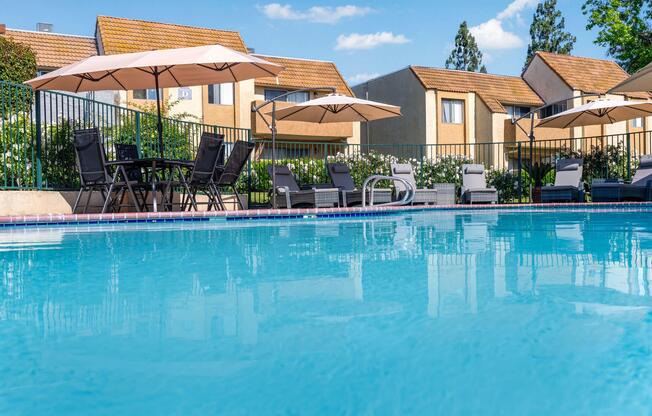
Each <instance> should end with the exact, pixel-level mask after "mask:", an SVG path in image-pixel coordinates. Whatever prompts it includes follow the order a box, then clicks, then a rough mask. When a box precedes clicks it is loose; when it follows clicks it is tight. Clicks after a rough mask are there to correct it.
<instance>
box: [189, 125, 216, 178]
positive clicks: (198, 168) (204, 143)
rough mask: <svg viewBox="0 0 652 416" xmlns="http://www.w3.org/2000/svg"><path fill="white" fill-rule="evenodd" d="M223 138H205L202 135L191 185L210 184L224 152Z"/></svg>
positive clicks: (191, 176)
mask: <svg viewBox="0 0 652 416" xmlns="http://www.w3.org/2000/svg"><path fill="white" fill-rule="evenodd" d="M223 137H224V136H221V137H205V136H203V135H202V137H201V139H200V141H199V148H198V149H197V156H195V166H194V167H193V169H192V174H191V175H190V183H192V184H204V183H209V182H210V180H211V178H212V177H213V175H214V174H215V167H216V166H217V160H218V159H219V157H220V153H221V152H223V151H224V146H223V144H224V141H223Z"/></svg>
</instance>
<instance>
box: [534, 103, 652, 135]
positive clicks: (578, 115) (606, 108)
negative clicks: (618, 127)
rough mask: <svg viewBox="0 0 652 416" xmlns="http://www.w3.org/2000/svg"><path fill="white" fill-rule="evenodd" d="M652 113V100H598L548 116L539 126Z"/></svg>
mask: <svg viewBox="0 0 652 416" xmlns="http://www.w3.org/2000/svg"><path fill="white" fill-rule="evenodd" d="M650 115H652V101H622V100H596V101H592V102H590V103H587V104H584V105H581V106H579V107H575V108H571V109H570V110H566V111H563V112H561V113H558V114H555V115H553V116H550V117H546V118H544V119H543V120H541V122H540V123H539V124H538V125H537V127H556V128H562V129H565V128H568V127H577V126H591V125H594V124H611V123H616V122H619V121H625V120H631V119H635V118H639V117H647V116H650Z"/></svg>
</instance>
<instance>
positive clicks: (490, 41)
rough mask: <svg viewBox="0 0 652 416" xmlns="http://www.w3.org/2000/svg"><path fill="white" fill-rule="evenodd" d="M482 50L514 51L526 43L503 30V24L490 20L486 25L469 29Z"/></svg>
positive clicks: (482, 24) (496, 20)
mask: <svg viewBox="0 0 652 416" xmlns="http://www.w3.org/2000/svg"><path fill="white" fill-rule="evenodd" d="M469 31H470V32H471V34H472V35H473V37H475V40H476V41H477V42H478V46H479V47H480V49H487V50H491V49H514V48H520V47H521V46H523V44H524V42H523V40H522V39H521V38H519V37H518V36H517V35H516V34H514V33H512V32H508V31H506V30H505V29H503V22H502V21H500V20H498V19H489V20H487V21H486V22H484V23H481V24H479V25H477V26H473V27H472V28H470V29H469Z"/></svg>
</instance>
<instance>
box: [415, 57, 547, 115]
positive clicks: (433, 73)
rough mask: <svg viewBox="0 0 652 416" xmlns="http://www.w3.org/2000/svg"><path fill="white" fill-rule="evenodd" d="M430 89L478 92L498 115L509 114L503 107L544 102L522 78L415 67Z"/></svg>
mask: <svg viewBox="0 0 652 416" xmlns="http://www.w3.org/2000/svg"><path fill="white" fill-rule="evenodd" d="M410 69H412V71H413V72H414V74H415V75H416V76H417V78H419V80H420V81H421V83H422V84H423V86H424V87H425V88H427V89H434V90H440V91H449V92H462V93H466V92H474V93H476V94H477V95H478V96H479V97H480V99H481V100H482V101H484V103H485V104H487V107H489V109H490V110H491V111H492V112H494V113H505V112H506V110H505V107H503V104H520V105H529V106H541V105H543V101H542V100H541V98H540V97H539V96H538V95H537V94H536V93H535V92H534V91H533V90H532V89H531V88H530V86H529V85H527V83H526V82H525V81H524V80H523V79H522V78H520V77H510V76H505V75H490V74H481V73H478V72H469V71H456V70H449V69H439V68H428V67H422V66H411V67H410Z"/></svg>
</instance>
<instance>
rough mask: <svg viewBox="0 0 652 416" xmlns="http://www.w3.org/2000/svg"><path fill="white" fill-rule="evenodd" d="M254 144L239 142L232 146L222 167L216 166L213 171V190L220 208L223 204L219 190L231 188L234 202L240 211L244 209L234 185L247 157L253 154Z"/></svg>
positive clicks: (245, 163)
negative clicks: (234, 198)
mask: <svg viewBox="0 0 652 416" xmlns="http://www.w3.org/2000/svg"><path fill="white" fill-rule="evenodd" d="M254 147H255V144H254V143H252V142H246V141H243V140H239V141H237V142H235V144H234V145H233V149H231V154H230V155H229V158H228V159H227V161H226V163H225V164H224V167H220V166H218V168H217V169H216V171H215V178H214V180H215V189H216V190H217V198H218V199H219V201H220V203H221V204H222V207H224V202H223V199H222V194H221V188H231V190H233V194H234V195H235V197H236V201H237V203H238V206H239V207H240V209H244V204H243V203H242V198H241V197H240V194H239V193H238V190H237V189H236V184H237V182H238V178H240V175H241V174H242V170H243V169H244V167H245V166H246V165H247V161H248V160H249V156H250V155H251V152H253V150H254Z"/></svg>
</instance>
